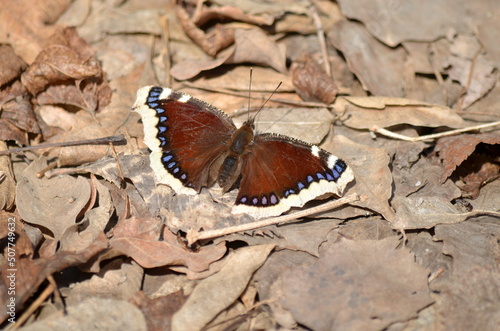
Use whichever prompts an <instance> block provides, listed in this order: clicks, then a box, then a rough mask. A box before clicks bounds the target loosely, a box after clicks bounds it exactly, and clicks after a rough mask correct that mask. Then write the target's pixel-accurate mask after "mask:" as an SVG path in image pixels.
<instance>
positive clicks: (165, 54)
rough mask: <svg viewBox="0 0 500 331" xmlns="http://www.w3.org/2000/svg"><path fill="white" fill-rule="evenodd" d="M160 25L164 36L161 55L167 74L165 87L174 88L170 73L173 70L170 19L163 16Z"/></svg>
mask: <svg viewBox="0 0 500 331" xmlns="http://www.w3.org/2000/svg"><path fill="white" fill-rule="evenodd" d="M160 24H161V32H162V34H161V36H162V45H161V54H162V59H163V63H164V65H165V68H164V72H165V75H166V77H165V83H166V85H165V86H172V75H171V74H170V71H171V69H172V62H171V59H170V47H169V46H170V29H169V25H168V17H167V16H166V15H164V16H162V17H161V18H160Z"/></svg>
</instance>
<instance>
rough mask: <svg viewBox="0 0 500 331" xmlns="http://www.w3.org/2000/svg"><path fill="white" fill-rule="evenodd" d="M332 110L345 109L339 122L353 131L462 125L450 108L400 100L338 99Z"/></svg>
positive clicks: (372, 98) (376, 98) (462, 121)
mask: <svg viewBox="0 0 500 331" xmlns="http://www.w3.org/2000/svg"><path fill="white" fill-rule="evenodd" d="M335 107H336V108H337V109H338V110H339V111H345V110H346V109H347V111H346V117H347V119H346V120H345V121H343V123H344V124H346V125H347V126H349V127H352V128H356V129H370V128H372V127H379V128H387V127H391V126H394V125H398V124H402V123H406V124H411V125H415V126H426V127H432V128H435V127H440V126H447V127H450V128H461V127H464V126H465V122H464V120H463V119H462V117H460V116H459V115H458V114H457V111H456V110H454V109H450V108H448V107H444V106H439V105H431V104H427V103H425V102H421V101H417V100H409V99H404V98H388V97H346V98H338V99H337V101H336V102H335Z"/></svg>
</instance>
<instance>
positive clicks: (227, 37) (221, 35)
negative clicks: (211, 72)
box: [175, 4, 234, 56]
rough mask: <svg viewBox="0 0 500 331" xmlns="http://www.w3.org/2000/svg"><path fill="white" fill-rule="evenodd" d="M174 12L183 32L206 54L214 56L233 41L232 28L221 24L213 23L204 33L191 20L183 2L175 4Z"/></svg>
mask: <svg viewBox="0 0 500 331" xmlns="http://www.w3.org/2000/svg"><path fill="white" fill-rule="evenodd" d="M175 13H176V15H177V19H178V21H179V23H180V24H181V25H182V27H183V29H184V32H186V34H187V35H188V36H189V38H191V39H192V40H193V41H194V42H195V43H196V44H197V45H198V46H200V47H201V48H202V49H203V50H204V51H205V52H206V53H207V54H209V55H211V56H215V55H216V54H217V53H219V52H220V51H221V50H223V49H225V48H226V47H228V46H229V45H231V44H232V43H233V42H234V30H233V29H231V28H226V27H225V26H223V25H221V24H217V25H215V27H214V28H213V30H212V31H210V33H205V32H204V31H203V30H202V29H200V28H198V27H197V26H196V24H195V23H194V22H193V21H192V20H191V18H190V17H189V14H188V12H187V10H186V9H185V8H184V7H183V4H178V5H177V6H175Z"/></svg>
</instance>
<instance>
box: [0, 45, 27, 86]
mask: <svg viewBox="0 0 500 331" xmlns="http://www.w3.org/2000/svg"><path fill="white" fill-rule="evenodd" d="M0 63H1V64H2V70H1V71H0V87H1V86H3V85H5V84H7V83H9V82H11V81H13V80H15V79H17V78H18V77H19V75H20V74H21V72H22V71H23V70H24V69H25V68H26V63H24V62H23V60H21V59H20V58H19V57H17V55H16V54H15V53H14V50H13V49H12V47H11V46H9V45H0Z"/></svg>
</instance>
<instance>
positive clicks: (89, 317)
mask: <svg viewBox="0 0 500 331" xmlns="http://www.w3.org/2000/svg"><path fill="white" fill-rule="evenodd" d="M146 318H147V317H146V316H144V315H143V314H142V312H141V311H140V310H139V309H138V308H137V307H135V306H134V305H133V304H131V303H129V302H127V301H124V300H117V299H111V298H99V297H93V298H90V299H87V300H84V301H82V302H79V303H78V304H75V305H70V306H68V307H66V309H65V311H64V314H63V313H61V312H60V313H56V312H55V313H53V314H50V315H48V316H45V318H43V319H38V320H37V321H35V322H33V323H32V324H30V325H29V326H27V327H26V328H27V329H30V328H31V329H36V330H52V331H65V330H92V329H95V330H135V331H148V329H147V325H146Z"/></svg>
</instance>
